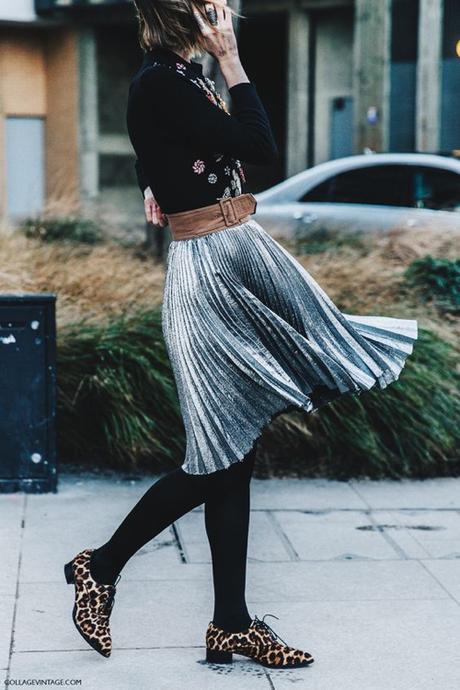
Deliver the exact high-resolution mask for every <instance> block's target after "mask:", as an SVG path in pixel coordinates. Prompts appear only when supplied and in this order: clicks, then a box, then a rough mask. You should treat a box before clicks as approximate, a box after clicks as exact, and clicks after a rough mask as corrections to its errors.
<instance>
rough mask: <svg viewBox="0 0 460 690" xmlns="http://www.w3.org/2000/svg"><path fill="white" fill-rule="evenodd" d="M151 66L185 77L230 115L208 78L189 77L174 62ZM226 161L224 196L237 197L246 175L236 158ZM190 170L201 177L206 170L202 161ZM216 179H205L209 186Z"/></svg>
mask: <svg viewBox="0 0 460 690" xmlns="http://www.w3.org/2000/svg"><path fill="white" fill-rule="evenodd" d="M153 65H155V66H156V65H159V66H161V67H167V68H169V69H172V70H175V72H176V73H177V74H180V75H181V76H182V77H185V78H186V79H188V80H189V81H190V82H192V84H195V86H197V87H198V88H199V89H200V90H201V91H202V92H203V93H204V94H205V96H206V97H207V98H208V100H209V101H211V103H213V104H214V105H216V106H217V107H218V108H220V109H221V110H223V111H224V112H226V113H227V115H231V113H230V110H229V108H228V105H227V103H226V101H225V100H224V99H223V98H222V96H221V95H220V94H219V92H218V91H217V90H216V84H215V82H214V81H213V80H212V79H210V78H209V77H206V76H204V75H203V77H199V76H195V75H193V76H191V75H190V74H188V73H187V68H186V66H185V65H184V64H183V63H182V62H176V63H175V67H174V66H172V65H167V64H165V63H163V62H157V61H155V62H153ZM223 158H224V156H223V154H214V160H215V161H216V163H218V162H220V161H221V160H222V159H223ZM227 160H230V162H231V165H226V166H225V168H224V174H225V175H227V176H229V177H231V178H232V179H231V180H230V186H229V187H226V188H225V191H224V196H232V190H233V192H234V194H233V196H238V195H239V194H241V193H242V191H243V190H242V184H244V183H246V175H245V173H244V168H243V166H242V164H241V161H240V160H238V159H237V158H232V157H230V158H227ZM192 169H193V172H195V173H196V174H197V175H201V174H202V173H203V172H204V171H205V169H206V164H205V162H204V161H202V160H200V159H198V160H196V161H194V163H193V165H192ZM217 179H218V177H217V175H216V174H215V173H209V175H208V178H207V180H208V183H209V184H215V183H216V182H217Z"/></svg>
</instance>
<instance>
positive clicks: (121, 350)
mask: <svg viewBox="0 0 460 690" xmlns="http://www.w3.org/2000/svg"><path fill="white" fill-rule="evenodd" d="M58 429H59V432H58V441H59V449H60V454H61V456H63V457H65V458H66V459H69V460H75V461H78V462H82V463H88V464H93V463H96V464H97V463H103V464H108V465H111V466H117V465H118V466H123V467H134V466H135V465H136V463H137V462H138V461H139V460H141V459H149V462H150V463H151V466H152V468H155V469H156V468H158V467H159V466H161V465H165V464H166V465H170V466H171V465H174V463H178V462H179V460H180V458H181V457H182V453H183V428H182V421H181V417H180V413H179V408H178V401H177V397H176V391H175V385H174V382H173V378H172V374H171V371H170V366H169V360H168V358H167V355H166V351H165V347H164V343H163V339H162V333H161V312H160V310H158V309H156V310H153V311H142V312H139V313H135V314H134V315H133V316H130V317H124V316H122V317H117V318H113V319H111V320H110V321H109V323H108V324H107V325H106V326H96V325H88V324H85V323H84V322H81V323H80V324H75V325H72V326H68V327H65V328H64V329H63V330H62V331H61V332H60V337H59V347H58Z"/></svg>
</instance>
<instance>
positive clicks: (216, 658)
mask: <svg viewBox="0 0 460 690" xmlns="http://www.w3.org/2000/svg"><path fill="white" fill-rule="evenodd" d="M206 661H208V662H209V663H210V664H231V663H232V661H233V654H232V652H221V651H219V650H217V649H207V650H206Z"/></svg>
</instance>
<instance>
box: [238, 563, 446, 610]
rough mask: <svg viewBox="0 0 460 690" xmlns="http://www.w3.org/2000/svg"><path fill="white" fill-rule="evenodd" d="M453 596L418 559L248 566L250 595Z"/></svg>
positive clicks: (270, 598) (274, 598) (278, 598)
mask: <svg viewBox="0 0 460 690" xmlns="http://www.w3.org/2000/svg"><path fill="white" fill-rule="evenodd" d="M445 598H449V594H448V593H447V592H446V591H445V589H444V588H443V587H442V585H441V584H439V583H438V582H436V580H435V579H434V578H433V576H432V575H430V573H429V572H428V571H427V570H426V568H425V567H424V566H423V565H422V564H421V563H419V562H418V561H411V560H394V561H382V560H376V561H360V560H351V561H317V562H315V561H310V562H308V563H307V562H299V563H271V564H270V565H269V566H267V565H264V564H260V565H259V564H255V563H253V564H250V565H249V568H248V599H249V601H251V602H254V603H259V602H260V603H271V602H283V601H287V602H291V601H294V602H295V601H297V602H300V601H306V602H307V601H381V600H388V601H405V600H411V599H445Z"/></svg>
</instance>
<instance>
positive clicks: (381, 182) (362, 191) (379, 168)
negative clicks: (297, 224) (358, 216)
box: [300, 165, 413, 206]
mask: <svg viewBox="0 0 460 690" xmlns="http://www.w3.org/2000/svg"><path fill="white" fill-rule="evenodd" d="M410 189H411V168H410V167H409V166H406V165H375V166H370V167H365V168H359V169H357V170H347V172H344V173H340V174H339V175H336V176H335V177H331V178H329V180H326V181H325V182H323V183H321V184H320V185H318V186H317V187H315V188H314V189H312V190H310V191H309V192H307V193H306V194H305V195H304V196H303V197H302V198H301V199H300V201H326V202H329V203H339V204H376V205H384V206H412V205H413V201H412V198H411V196H412V195H411V193H410Z"/></svg>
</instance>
